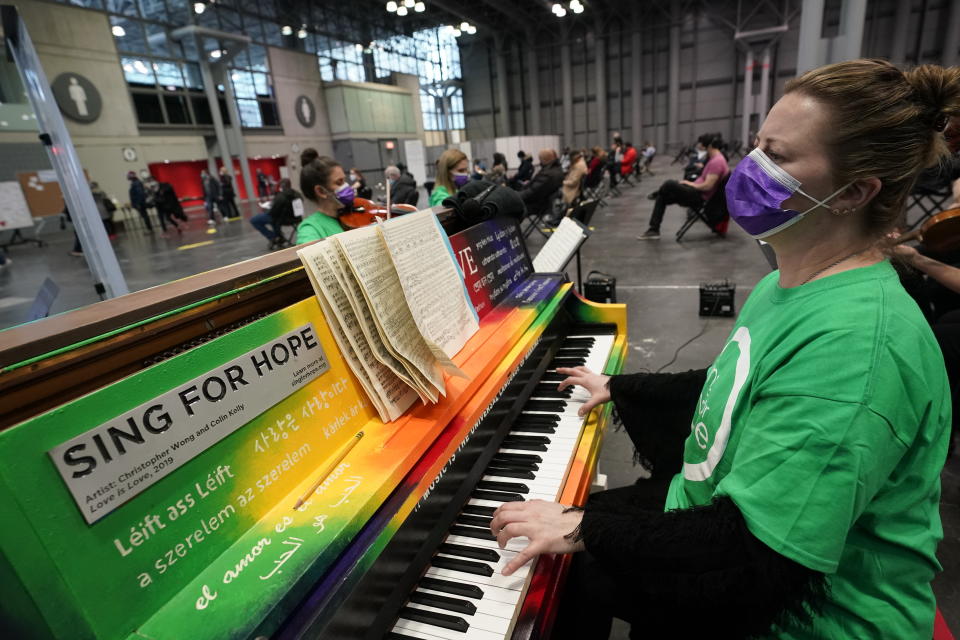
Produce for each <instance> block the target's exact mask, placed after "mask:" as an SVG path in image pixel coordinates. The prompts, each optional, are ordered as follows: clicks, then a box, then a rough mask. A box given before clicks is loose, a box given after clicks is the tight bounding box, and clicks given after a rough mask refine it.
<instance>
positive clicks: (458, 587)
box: [420, 577, 483, 600]
mask: <svg viewBox="0 0 960 640" xmlns="http://www.w3.org/2000/svg"><path fill="white" fill-rule="evenodd" d="M420 586H421V587H423V588H424V589H430V590H432V591H442V592H443V593H452V594H454V595H456V596H463V597H464V598H473V599H474V600H480V599H482V598H483V589H481V588H480V587H479V586H477V585H475V584H471V583H469V582H454V581H453V580H443V579H441V578H426V577H424V578H420Z"/></svg>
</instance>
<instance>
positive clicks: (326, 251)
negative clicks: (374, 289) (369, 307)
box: [297, 242, 417, 422]
mask: <svg viewBox="0 0 960 640" xmlns="http://www.w3.org/2000/svg"><path fill="white" fill-rule="evenodd" d="M339 252H340V249H339V247H338V246H337V245H336V244H335V243H332V242H318V243H316V244H313V245H310V246H309V247H307V248H305V249H302V250H300V251H298V252H297V253H298V254H299V255H300V258H301V260H303V261H304V262H305V263H308V265H309V266H308V269H307V271H308V273H310V277H311V282H313V281H314V279H315V280H316V283H317V284H316V285H315V287H314V288H315V289H318V288H319V292H318V293H322V294H323V295H318V298H319V300H320V303H321V306H322V307H323V312H324V315H326V316H327V318H328V319H332V321H331V322H330V323H329V324H330V326H331V329H332V330H333V334H334V337H335V338H336V339H337V343H338V345H339V346H340V350H341V351H342V352H344V354H345V355H346V356H347V362H348V364H350V368H351V369H353V370H354V373H355V374H356V375H357V378H358V379H359V380H360V381H361V383H362V384H363V385H364V387H365V388H366V389H367V391H368V395H369V396H370V399H371V402H372V403H373V405H374V406H375V407H377V411H378V413H380V414H381V416H380V417H381V419H382V420H383V421H384V422H389V421H392V420H396V419H397V418H399V417H400V416H401V415H402V414H403V412H404V411H406V410H407V409H408V408H409V407H410V405H412V404H413V402H414V401H415V400H416V398H417V395H416V393H414V391H413V389H411V388H410V386H409V384H408V383H407V382H406V381H404V380H403V379H401V378H400V377H399V376H398V375H396V374H395V373H394V372H393V371H392V370H391V369H390V368H389V367H388V366H386V365H385V364H383V363H382V362H380V361H379V360H378V359H377V358H376V357H375V356H374V354H373V351H372V349H371V346H370V343H369V342H368V340H367V338H366V335H365V334H364V332H363V329H362V328H361V326H360V322H359V321H358V319H357V314H356V313H355V312H354V309H353V307H352V306H351V304H350V299H349V298H348V296H347V294H346V292H345V291H344V288H343V286H342V285H341V284H340V281H339V280H338V279H337V276H336V274H335V273H334V270H333V268H332V267H331V262H333V261H334V260H337V259H338V258H339ZM311 272H312V273H311ZM344 343H346V344H344Z"/></svg>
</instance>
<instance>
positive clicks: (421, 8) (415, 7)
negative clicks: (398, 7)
mask: <svg viewBox="0 0 960 640" xmlns="http://www.w3.org/2000/svg"><path fill="white" fill-rule="evenodd" d="M413 10H414V11H416V12H417V13H423V12H424V11H426V10H427V5H425V4H423V3H422V2H418V3H416V4H415V5H413Z"/></svg>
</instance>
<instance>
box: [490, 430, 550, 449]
mask: <svg viewBox="0 0 960 640" xmlns="http://www.w3.org/2000/svg"><path fill="white" fill-rule="evenodd" d="M508 443H512V444H516V443H525V444H550V438H548V437H547V436H524V435H517V434H515V433H508V434H507V437H505V438H504V439H503V445H502V446H503V448H504V449H516V448H517V447H512V446H510V444H508Z"/></svg>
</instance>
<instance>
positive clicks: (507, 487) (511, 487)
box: [477, 480, 530, 493]
mask: <svg viewBox="0 0 960 640" xmlns="http://www.w3.org/2000/svg"><path fill="white" fill-rule="evenodd" d="M477 489H486V490H488V491H503V492H504V493H530V487H528V486H527V485H525V484H523V483H520V482H500V481H499V480H481V481H480V482H478V483H477Z"/></svg>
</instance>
